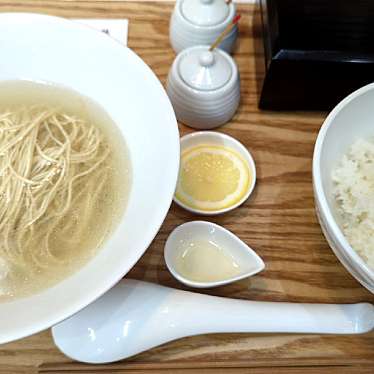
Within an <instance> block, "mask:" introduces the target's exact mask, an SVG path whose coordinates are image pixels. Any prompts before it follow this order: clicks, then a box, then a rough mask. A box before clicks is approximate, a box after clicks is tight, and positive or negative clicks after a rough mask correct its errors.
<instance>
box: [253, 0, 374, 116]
mask: <svg viewBox="0 0 374 374" xmlns="http://www.w3.org/2000/svg"><path fill="white" fill-rule="evenodd" d="M261 12H262V20H263V28H264V45H265V59H266V67H267V69H266V76H265V80H264V84H263V88H262V93H261V98H260V103H259V106H260V108H262V109H285V110H291V109H292V110H295V109H301V110H309V109H316V110H317V109H318V110H330V109H332V108H333V107H334V106H335V105H336V104H337V103H338V102H339V101H340V100H341V99H343V98H344V97H345V96H347V95H348V94H349V93H351V92H352V91H354V90H356V89H357V88H359V87H362V86H363V85H365V84H368V83H371V82H373V81H374V0H261ZM373 105H374V103H373Z"/></svg>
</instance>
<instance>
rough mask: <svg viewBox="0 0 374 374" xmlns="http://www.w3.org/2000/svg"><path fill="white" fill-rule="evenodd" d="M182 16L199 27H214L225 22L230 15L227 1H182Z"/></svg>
mask: <svg viewBox="0 0 374 374" xmlns="http://www.w3.org/2000/svg"><path fill="white" fill-rule="evenodd" d="M181 11H182V14H183V15H184V17H185V18H187V20H188V21H190V22H192V23H194V24H195V25H199V26H213V25H217V24H219V23H221V22H223V21H224V20H225V19H226V18H227V17H228V16H229V13H230V9H229V6H228V5H227V4H226V2H225V0H182V6H181Z"/></svg>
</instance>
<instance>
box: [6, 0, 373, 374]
mask: <svg viewBox="0 0 374 374" xmlns="http://www.w3.org/2000/svg"><path fill="white" fill-rule="evenodd" d="M171 10H172V4H171V3H167V2H159V3H152V2H127V1H91V0H87V1H86V0H84V1H83V0H65V1H49V0H28V1H27V0H24V1H1V2H0V11H32V12H43V13H48V14H54V15H60V16H65V17H87V18H89V17H101V18H105V17H106V18H128V19H129V20H130V29H129V46H130V47H131V48H133V49H134V50H135V52H136V53H138V54H139V55H140V56H141V57H142V58H143V59H144V60H145V61H146V62H147V63H148V64H149V65H150V66H151V68H152V69H153V70H154V72H155V73H156V74H157V75H158V77H159V78H160V80H161V81H162V82H165V79H166V75H167V73H168V70H169V68H170V65H171V63H172V61H173V59H174V53H173V51H172V50H171V48H170V45H169V41H168V24H169V17H170V13H171ZM239 11H240V13H241V14H242V20H241V24H240V43H239V46H238V49H237V51H236V54H235V59H236V61H237V63H238V66H239V70H240V74H241V83H242V86H241V87H242V88H241V91H242V92H241V93H242V103H241V106H240V109H239V111H238V113H237V114H236V116H235V117H234V118H233V120H232V121H231V122H230V123H229V124H227V125H225V126H224V127H222V128H221V129H219V131H222V132H224V133H227V134H230V135H232V136H234V137H236V138H237V139H239V140H240V141H241V142H242V143H243V144H244V145H245V146H247V147H248V149H249V150H250V151H251V152H252V154H253V156H254V159H255V161H256V164H257V170H258V183H257V187H256V190H255V193H254V194H253V196H252V197H251V199H250V200H249V201H248V202H247V203H245V204H244V205H243V206H242V207H240V208H238V209H236V210H235V211H233V212H231V213H229V214H226V215H223V216H220V217H214V218H211V219H210V220H212V221H214V222H216V223H218V224H221V225H223V226H225V227H226V228H228V229H229V230H232V231H233V232H234V233H235V234H237V235H238V236H239V237H240V238H241V239H243V240H244V241H245V242H246V243H248V244H249V245H250V246H251V247H253V248H254V249H255V250H256V251H257V252H258V253H259V255H260V256H261V257H262V258H263V259H264V261H265V263H266V270H265V271H264V272H263V273H261V274H260V275H258V276H255V277H253V278H251V279H249V280H244V281H241V282H237V283H235V284H232V285H229V286H225V287H221V288H218V289H214V290H209V291H206V293H208V294H212V295H220V296H228V297H234V298H243V299H251V300H268V301H300V302H301V301H302V302H326V303H345V302H346V303H353V302H359V301H368V302H371V303H373V302H374V295H372V294H370V293H369V292H368V291H366V290H365V289H364V288H363V287H361V286H360V285H359V284H358V283H357V282H356V281H355V280H354V279H353V278H352V277H351V276H350V275H349V274H348V272H347V271H346V270H345V269H344V268H343V266H342V265H341V264H340V263H339V262H338V260H337V259H336V257H335V256H334V254H333V253H332V251H331V250H330V248H329V247H328V245H327V243H326V241H325V239H324V237H323V235H322V233H321V230H320V227H319V225H318V223H317V220H316V217H315V213H314V203H313V191H312V184H311V160H312V153H313V145H314V142H315V139H316V136H317V132H318V130H319V128H320V126H321V124H322V122H323V119H324V117H325V115H326V113H315V112H313V113H309V112H308V113H304V112H297V113H295V112H293V113H284V112H281V113H278V112H260V111H259V110H258V109H257V101H258V94H259V87H260V85H261V81H262V78H263V73H264V71H263V60H262V47H261V39H260V38H261V32H260V31H261V26H260V22H259V13H258V10H257V8H256V7H255V6H253V5H240V6H239ZM180 131H181V134H185V133H188V132H191V131H192V130H191V129H188V128H187V127H185V126H182V125H181V126H180ZM194 219H204V218H203V217H197V216H195V215H192V214H190V213H188V212H186V211H184V210H182V209H180V208H178V207H177V206H175V205H173V206H172V208H171V210H170V212H169V214H168V216H167V219H166V221H165V223H164V224H163V226H162V228H161V230H160V232H159V234H158V235H157V237H156V238H155V240H154V242H153V243H152V245H151V247H150V248H149V249H148V251H147V252H146V254H145V255H144V256H143V257H142V258H141V260H140V261H139V262H138V264H137V265H136V266H135V268H134V269H133V270H132V271H131V272H130V274H129V277H133V278H137V279H144V280H148V281H152V282H157V283H160V284H163V285H167V286H172V287H177V288H182V289H183V288H184V287H182V286H181V285H180V284H179V283H178V282H176V281H175V280H174V279H173V278H172V277H171V275H170V274H169V272H168V271H167V269H166V267H165V263H164V259H163V246H164V244H165V240H166V238H167V236H168V234H169V233H170V231H171V230H172V229H174V228H175V227H176V226H177V225H179V224H181V223H183V222H186V221H190V220H194ZM282 317H283V316H279V318H282ZM373 352H374V333H370V334H366V335H362V336H319V335H286V334H282V335H281V334H279V335H270V334H267V335H258V334H252V335H250V334H226V335H203V336H198V337H192V338H187V339H182V340H179V341H176V342H173V343H170V344H166V345H164V346H161V347H158V348H155V349H153V350H151V351H149V352H145V353H143V354H140V355H138V356H136V357H134V358H131V359H129V360H127V361H124V362H120V363H117V364H113V365H103V366H90V365H83V364H79V363H74V362H72V361H71V360H70V359H68V358H66V357H64V356H63V355H62V354H61V353H59V351H58V350H57V349H56V348H55V347H54V345H53V342H52V339H51V336H50V332H49V331H45V332H43V333H40V334H37V335H34V336H32V337H29V338H27V339H23V340H20V341H18V342H14V343H11V344H7V345H3V346H0V373H72V372H79V373H113V372H115V373H148V372H149V373H152V374H156V373H157V374H158V373H161V372H164V371H165V370H168V371H170V372H172V373H176V374H179V373H181V374H190V373H201V374H210V373H225V374H231V373H235V374H242V373H249V372H250V373H255V374H256V373H259V374H260V373H261V374H262V373H291V374H293V373H331V374H335V373H341V374H345V373H374V354H373ZM249 368H251V369H249Z"/></svg>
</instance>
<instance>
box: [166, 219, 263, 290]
mask: <svg viewBox="0 0 374 374" xmlns="http://www.w3.org/2000/svg"><path fill="white" fill-rule="evenodd" d="M195 239H203V240H207V241H210V242H213V243H215V244H217V245H218V246H220V247H221V248H223V249H224V251H225V252H226V253H227V254H228V255H229V256H230V257H232V259H233V260H235V262H236V263H237V264H238V265H239V267H240V273H239V274H238V275H236V276H234V277H232V278H226V279H222V280H220V281H214V282H197V281H194V280H191V279H187V278H186V277H185V276H183V275H182V274H181V273H180V272H179V271H178V270H177V266H176V262H177V259H178V257H180V256H182V253H181V251H183V247H182V246H181V245H180V243H182V242H190V241H192V240H195ZM164 257H165V262H166V266H167V267H168V269H169V271H170V272H171V274H172V275H173V276H174V277H175V278H176V279H177V280H179V281H180V282H181V283H183V284H185V285H186V286H189V287H195V288H212V287H218V286H223V285H225V284H229V283H232V282H236V281H238V280H241V279H244V278H248V277H250V276H252V275H254V274H257V273H259V272H260V271H262V270H264V268H265V264H264V262H263V261H262V259H261V258H260V257H259V256H258V255H257V253H256V252H255V251H254V250H253V249H251V248H250V247H249V246H248V245H247V244H245V243H244V242H243V241H242V240H240V239H239V238H238V237H237V236H236V235H234V234H233V233H232V232H230V231H229V230H227V229H225V228H223V227H222V226H219V225H216V224H215V223H212V222H205V221H192V222H187V223H184V224H182V225H180V226H178V227H177V228H175V229H174V230H173V231H172V232H171V234H170V235H169V237H168V239H167V241H166V244H165V249H164ZM212 265H213V266H214V264H212Z"/></svg>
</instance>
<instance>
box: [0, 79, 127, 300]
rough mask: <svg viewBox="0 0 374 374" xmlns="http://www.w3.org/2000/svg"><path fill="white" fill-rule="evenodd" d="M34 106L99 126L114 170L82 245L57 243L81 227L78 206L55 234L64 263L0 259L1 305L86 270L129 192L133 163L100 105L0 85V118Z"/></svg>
mask: <svg viewBox="0 0 374 374" xmlns="http://www.w3.org/2000/svg"><path fill="white" fill-rule="evenodd" d="M33 105H41V106H43V107H47V108H49V107H51V108H58V109H59V110H60V111H61V112H64V113H66V114H69V115H74V116H76V117H77V118H80V119H83V120H85V121H87V122H89V123H91V124H93V125H94V126H97V127H98V128H99V129H100V130H101V131H102V133H103V134H104V139H105V140H104V141H105V142H107V143H108V146H109V149H110V155H109V157H108V158H107V159H106V161H105V162H104V164H103V165H102V166H101V167H105V168H107V169H108V170H109V172H108V178H107V181H106V183H105V186H104V188H103V189H102V191H101V192H100V194H99V196H98V197H97V199H96V201H95V204H93V205H94V206H92V207H90V208H91V212H92V214H91V217H90V221H89V225H88V229H87V230H83V231H82V235H81V236H80V237H79V239H78V241H76V242H74V243H72V242H70V244H67V243H66V241H64V242H61V241H60V242H59V240H58V239H57V238H59V237H60V235H59V230H63V229H64V226H65V224H66V223H67V222H66V221H67V220H69V221H70V220H74V225H73V226H75V225H77V226H79V222H80V219H79V216H80V211H79V210H74V207H73V208H72V209H73V210H72V211H71V214H70V211H69V216H68V217H67V218H66V219H65V218H64V219H65V221H64V219H63V220H62V221H61V223H60V224H58V226H57V227H56V229H54V233H53V235H51V241H50V248H51V251H53V252H54V253H55V254H56V256H58V258H59V259H61V260H62V262H61V263H58V264H56V262H54V261H51V263H47V265H48V266H46V267H43V268H42V269H41V268H38V269H35V268H33V267H32V266H31V265H30V268H28V267H26V268H25V267H22V268H18V267H17V266H16V265H14V264H9V263H7V261H6V260H5V259H4V258H2V256H1V254H0V301H6V300H11V299H14V298H18V297H24V296H29V295H32V294H35V293H39V292H41V291H42V290H44V289H47V288H49V287H51V286H53V285H55V284H57V283H58V282H60V281H62V280H63V279H65V278H67V277H68V276H70V275H72V274H73V273H74V272H76V271H78V270H79V269H80V268H82V267H83V266H84V265H85V264H86V263H87V262H88V261H89V260H90V259H91V258H92V257H94V256H95V255H96V254H97V253H98V251H99V250H100V249H101V248H102V247H103V243H104V242H105V240H106V239H107V238H108V236H110V234H111V233H112V232H113V230H114V229H115V227H116V226H117V224H118V223H119V221H120V218H121V216H122V215H123V212H124V210H125V207H126V203H127V199H128V195H129V192H130V186H131V163H130V158H129V154H128V150H127V147H126V144H125V141H124V139H123V136H122V134H121V132H120V130H119V129H118V128H117V126H116V125H115V123H114V122H113V120H112V119H111V118H110V117H109V115H108V114H107V113H106V112H105V111H104V110H103V109H102V108H101V107H100V106H99V105H98V104H97V103H95V102H93V101H92V100H90V99H88V98H86V97H84V96H82V95H80V94H78V93H77V92H75V91H73V90H71V89H68V88H65V87H62V86H56V85H50V84H45V83H35V82H30V81H21V80H17V81H7V82H2V83H0V113H2V112H3V111H4V110H6V109H14V110H16V109H17V107H20V106H33ZM0 146H1V144H0ZM0 157H1V155H0ZM0 178H1V176H0ZM70 223H71V222H70ZM60 234H61V233H60ZM0 246H1V242H0Z"/></svg>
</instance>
